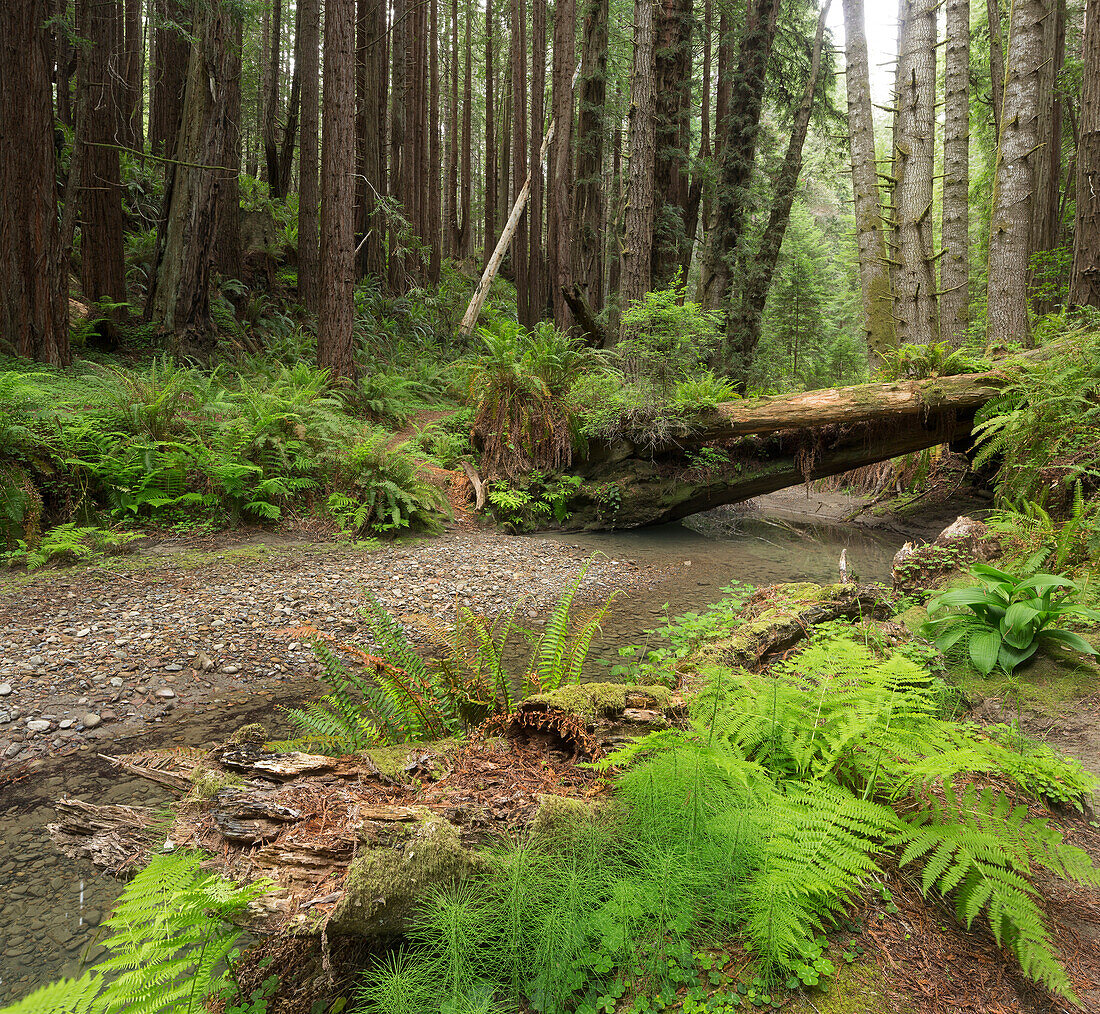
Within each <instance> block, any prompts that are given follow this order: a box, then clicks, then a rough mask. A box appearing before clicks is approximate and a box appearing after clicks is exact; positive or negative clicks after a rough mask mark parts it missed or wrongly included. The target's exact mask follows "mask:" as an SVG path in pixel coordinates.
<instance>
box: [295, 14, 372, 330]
mask: <svg viewBox="0 0 1100 1014" xmlns="http://www.w3.org/2000/svg"><path fill="white" fill-rule="evenodd" d="M368 2H369V0H368ZM298 4H299V7H300V9H301V12H302V20H301V31H299V33H298V37H297V38H296V39H295V40H294V43H295V49H296V52H297V57H296V61H295V62H296V63H300V64H301V68H302V139H301V151H300V153H299V156H298V298H299V299H300V300H301V301H302V305H303V306H304V307H305V308H306V309H307V310H310V311H312V312H314V313H316V312H317V293H318V288H319V286H320V271H321V265H320V255H319V252H318V249H317V242H318V241H317V215H318V213H319V204H320V199H321V198H320V192H319V180H318V176H317V168H318V167H317V159H318V131H319V122H318V121H319V119H320V107H319V101H320V92H321V76H320V75H321V59H320V47H321V5H320V0H298Z"/></svg>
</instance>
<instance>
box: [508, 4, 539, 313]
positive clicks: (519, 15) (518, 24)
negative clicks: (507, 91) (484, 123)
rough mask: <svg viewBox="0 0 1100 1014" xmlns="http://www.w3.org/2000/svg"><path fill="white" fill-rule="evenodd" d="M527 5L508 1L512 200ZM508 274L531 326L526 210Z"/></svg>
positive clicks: (522, 149) (523, 111)
mask: <svg viewBox="0 0 1100 1014" xmlns="http://www.w3.org/2000/svg"><path fill="white" fill-rule="evenodd" d="M527 145H528V142H527V4H526V2H525V0H512V201H513V202H514V201H515V200H516V198H518V197H519V192H520V190H521V189H522V187H523V184H524V182H525V181H526V179H527V161H528V160H527ZM511 257H512V275H513V278H514V280H515V283H516V311H517V314H518V316H519V322H520V323H521V324H522V325H523V326H524V327H531V326H532V325H533V324H534V319H533V317H532V314H531V289H530V287H529V285H528V274H527V269H528V266H529V265H528V257H529V252H528V249H527V213H526V212H524V214H523V215H521V216H520V220H519V224H518V225H517V226H516V233H515V238H514V239H513V240H512V253H511Z"/></svg>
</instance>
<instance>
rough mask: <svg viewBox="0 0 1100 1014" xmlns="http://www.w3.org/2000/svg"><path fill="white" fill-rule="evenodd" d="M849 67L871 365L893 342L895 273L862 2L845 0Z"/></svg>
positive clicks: (850, 136)
mask: <svg viewBox="0 0 1100 1014" xmlns="http://www.w3.org/2000/svg"><path fill="white" fill-rule="evenodd" d="M844 37H845V71H844V76H845V80H846V83H847V90H848V141H849V149H850V151H851V155H852V192H853V194H854V196H855V216H856V242H857V244H858V249H859V282H860V293H861V297H862V315H861V317H862V324H863V333H864V336H865V338H866V342H867V352H868V355H869V357H870V360H871V362H872V364H874V363H876V362H877V360H878V359H879V358H880V357H881V356H883V355H884V354H885V353H886V352H887V351H888V350H889V349H890V348H892V347H893V345H894V321H893V314H892V309H891V302H892V297H891V294H890V272H889V270H888V266H887V263H886V243H885V241H884V238H883V229H882V197H881V195H880V193H879V184H878V173H877V167H876V164H875V132H874V123H873V121H872V118H871V82H870V73H869V67H868V62H867V35H866V30H865V27H864V20H863V0H844Z"/></svg>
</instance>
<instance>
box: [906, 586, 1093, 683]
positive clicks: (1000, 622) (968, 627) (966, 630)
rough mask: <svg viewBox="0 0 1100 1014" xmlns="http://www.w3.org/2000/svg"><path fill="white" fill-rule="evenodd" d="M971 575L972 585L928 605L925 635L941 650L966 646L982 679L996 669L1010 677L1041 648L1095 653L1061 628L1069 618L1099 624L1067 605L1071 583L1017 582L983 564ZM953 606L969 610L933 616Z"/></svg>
mask: <svg viewBox="0 0 1100 1014" xmlns="http://www.w3.org/2000/svg"><path fill="white" fill-rule="evenodd" d="M971 575H972V576H973V577H975V578H976V579H977V581H978V583H977V584H976V585H974V586H972V587H969V588H957V589H955V590H953V591H947V592H943V593H941V594H939V595H936V596H935V597H933V598H932V599H931V600H930V601H929V603H928V613H929V616H931V617H932V619H930V620H929V621H928V622H927V623H926V624H925V631H926V632H927V633H928V634H929V635H930V636H932V637H933V638H934V639H935V642H936V647H938V648H939V649H940V650H941V651H947V650H948V649H950V648H951V647H953V646H954V645H956V644H958V643H960V642H964V641H965V643H966V645H967V649H968V652H969V656H970V661H971V662H972V663H973V664H974V667H975V668H976V669H977V670H978V671H979V672H980V673H982V674H983V675H986V676H988V675H989V673H991V672H992V671H993V669H994V668H995V667H996V666H1000V667H1001V669H1003V670H1004V671H1005V672H1006V673H1008V674H1009V675H1011V674H1012V673H1013V672H1014V670H1015V669H1016V667H1017V666H1019V665H1021V664H1022V663H1023V662H1026V661H1027V660H1028V659H1029V658H1031V656H1032V655H1034V654H1035V652H1036V651H1038V650H1039V647H1040V646H1041V645H1043V644H1049V643H1053V644H1059V645H1062V646H1063V647H1066V648H1069V649H1070V650H1071V651H1079V652H1083V653H1085V654H1089V655H1095V654H1097V651H1096V649H1095V648H1093V647H1092V645H1091V644H1089V643H1088V642H1087V641H1086V640H1084V638H1082V637H1081V636H1080V635H1079V634H1075V633H1073V631H1070V630H1064V629H1062V628H1061V627H1060V626H1059V624H1060V623H1062V622H1064V620H1065V619H1066V618H1067V617H1079V618H1086V619H1094V620H1095V619H1100V614H1097V613H1095V612H1094V611H1093V610H1090V609H1087V608H1086V607H1085V606H1082V605H1078V604H1076V603H1074V602H1072V601H1070V596H1071V595H1072V593H1074V592H1076V590H1077V585H1076V584H1074V582H1073V581H1071V580H1070V579H1069V578H1066V577H1059V576H1057V575H1055V574H1032V575H1030V576H1028V577H1024V578H1018V577H1015V576H1013V575H1012V574H1009V573H1007V572H1005V571H1002V570H998V569H997V568H995V567H990V566H988V565H986V564H975V565H974V567H973V568H972V569H971ZM1056 593H1057V594H1058V595H1059V597H1058V598H1055V594H1056ZM952 607H962V608H963V609H965V610H968V611H967V612H961V613H960V612H949V613H947V614H946V615H943V616H939V617H936V616H935V614H936V613H937V612H939V611H940V610H941V609H950V608H952Z"/></svg>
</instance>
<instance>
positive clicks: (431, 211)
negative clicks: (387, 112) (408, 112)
mask: <svg viewBox="0 0 1100 1014" xmlns="http://www.w3.org/2000/svg"><path fill="white" fill-rule="evenodd" d="M429 20H430V24H429V26H428V33H429V54H428V60H429V67H428V77H429V88H430V93H429V96H428V141H429V143H428V246H429V249H430V250H431V254H430V256H429V259H428V282H429V283H430V284H432V285H438V284H439V269H440V265H441V263H442V257H443V251H442V246H441V244H442V239H443V236H442V231H443V220H442V215H441V209H440V201H439V198H440V193H439V191H440V188H441V187H442V186H443V175H442V172H443V167H442V165H441V164H440V154H439V29H438V22H439V0H431V15H430V18H429Z"/></svg>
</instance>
